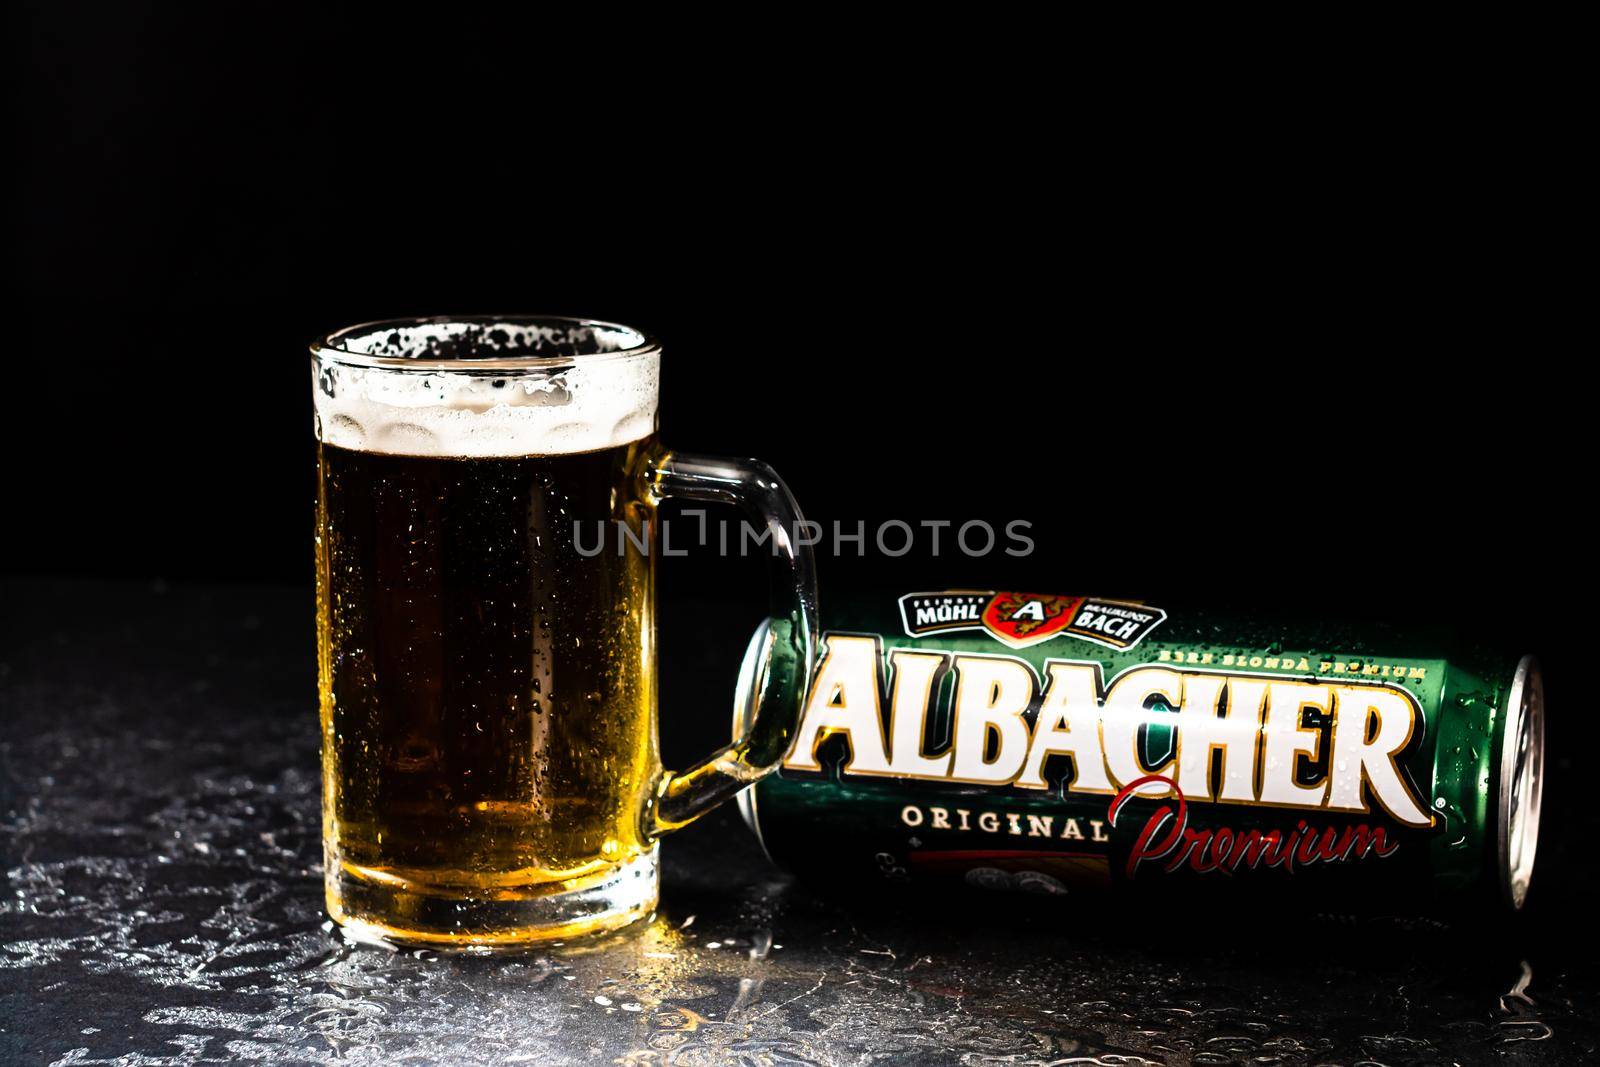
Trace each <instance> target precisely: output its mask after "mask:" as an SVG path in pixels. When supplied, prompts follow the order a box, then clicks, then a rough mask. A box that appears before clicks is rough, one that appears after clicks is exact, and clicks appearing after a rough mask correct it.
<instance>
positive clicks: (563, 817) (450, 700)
mask: <svg viewBox="0 0 1600 1067" xmlns="http://www.w3.org/2000/svg"><path fill="white" fill-rule="evenodd" d="M650 442H651V439H650V438H645V439H642V440H640V441H634V442H630V443H628V444H625V445H622V446H620V447H616V448H608V449H603V450H601V451H598V452H588V453H582V454H578V455H570V456H524V457H517V458H488V459H463V458H442V459H436V458H420V457H415V456H390V455H382V454H370V453H362V452H355V451H349V450H346V449H343V448H339V447H336V446H333V445H327V444H323V445H320V446H319V448H318V487H319V490H318V496H317V500H318V511H317V527H318V542H319V550H318V553H317V583H318V591H319V595H318V600H317V603H318V616H317V633H318V651H319V655H320V657H321V661H322V664H323V671H322V678H323V689H322V694H321V697H322V724H323V743H324V746H325V750H326V751H325V756H324V766H325V768H326V773H327V780H326V783H325V785H326V788H327V791H328V796H329V804H328V827H327V834H328V839H329V840H330V842H332V843H333V849H334V850H335V851H336V853H337V855H338V857H339V871H338V873H337V878H336V881H335V882H334V885H335V886H336V888H337V895H336V899H335V900H334V901H332V902H331V906H332V907H334V908H336V909H337V910H336V911H335V918H338V919H339V920H340V921H346V920H347V919H349V918H354V919H358V920H360V921H364V922H373V923H378V924H380V925H384V926H387V927H390V928H391V930H392V932H393V933H397V934H401V935H403V936H417V935H427V934H434V935H445V936H448V935H449V934H450V933H451V930H452V929H453V928H454V924H455V923H457V922H460V923H461V924H462V925H463V926H464V927H465V928H466V929H467V930H469V931H470V933H471V936H472V937H473V938H474V939H478V940H481V939H483V938H484V937H485V936H486V935H487V936H492V935H493V934H494V933H496V931H495V930H493V929H492V928H491V929H485V928H484V926H483V925H482V921H481V920H482V919H484V918H488V919H490V921H491V923H492V916H493V915H494V914H495V913H496V912H497V911H500V910H503V909H499V908H497V907H496V906H494V904H495V902H499V901H504V900H507V899H510V898H511V897H514V896H522V897H531V896H538V895H540V894H545V893H550V892H567V891H571V890H574V889H581V888H582V887H584V886H586V885H595V884H601V883H603V882H605V881H606V879H607V878H609V877H611V876H614V875H615V873H616V872H617V871H618V870H619V869H621V868H623V867H624V866H625V865H626V864H627V863H629V862H630V861H633V860H635V859H637V858H638V857H639V856H640V855H641V854H642V853H644V852H646V851H647V850H648V849H649V848H650V847H651V846H650V844H649V842H648V840H647V838H646V836H645V834H644V832H643V829H642V827H641V824H640V813H641V812H642V811H643V810H644V806H645V801H646V798H647V794H648V792H649V791H650V790H651V789H652V788H653V787H654V785H655V782H656V778H657V775H658V774H659V773H660V769H661V768H660V764H659V761H658V759H657V755H656V752H657V748H656V736H655V721H654V714H653V711H654V707H655V700H654V686H655V664H654V662H653V660H652V658H651V646H650V641H649V639H648V637H647V630H648V628H649V618H650V601H651V588H650V569H649V560H648V559H647V558H646V557H645V556H644V555H643V554H642V553H640V552H637V551H634V550H633V549H632V548H631V547H628V546H624V548H625V550H624V551H622V552H618V551H616V546H615V545H614V544H608V547H610V548H611V549H612V550H611V551H601V552H599V553H597V554H595V555H593V556H592V557H590V558H585V557H584V556H583V555H580V554H579V553H578V551H576V546H575V545H574V532H575V529H576V528H575V526H574V522H580V523H581V524H582V526H581V529H582V530H584V531H586V536H587V537H588V538H590V539H591V540H592V541H595V542H599V533H600V531H601V530H603V529H614V527H613V525H612V524H613V522H614V521H620V522H626V523H628V524H629V525H630V526H631V527H632V528H633V529H634V530H638V531H640V532H641V534H642V531H643V530H644V529H646V528H647V527H646V526H645V524H646V523H648V522H649V520H650V517H651V513H652V511H653V509H652V508H651V506H650V505H649V504H648V503H647V502H645V501H643V500H636V499H631V496H632V489H631V485H630V482H631V480H632V479H631V477H630V472H631V471H633V470H634V469H635V466H636V462H637V459H638V455H639V453H640V452H641V451H642V450H643V449H646V448H648V447H649V446H650ZM651 525H652V526H653V524H651ZM614 540H615V539H614V538H608V539H607V541H608V542H611V541H614ZM441 895H442V896H443V897H444V899H445V900H446V902H447V903H446V905H445V906H444V907H443V908H439V907H434V906H433V903H434V901H436V900H438V899H439V898H440V897H441ZM479 896H482V897H485V898H487V899H488V900H489V901H490V906H488V907H486V908H484V909H482V911H483V913H484V914H483V915H481V916H480V915H478V914H476V913H475V912H474V909H472V908H471V907H470V902H471V901H472V900H475V899H476V898H478V897H479ZM400 916H404V917H406V920H405V921H409V922H411V923H414V924H415V925H414V926H407V927H399V926H398V925H397V924H398V922H399V921H401V920H399V917H400ZM446 918H447V919H448V920H449V924H448V925H445V924H443V923H441V922H440V920H441V919H446ZM434 927H439V928H438V929H434ZM511 932H513V933H514V930H513V931H511Z"/></svg>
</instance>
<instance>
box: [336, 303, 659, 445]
mask: <svg viewBox="0 0 1600 1067" xmlns="http://www.w3.org/2000/svg"><path fill="white" fill-rule="evenodd" d="M430 332H433V333H434V336H435V337H437V332H436V328H432V327H430ZM389 336H390V337H391V338H392V337H393V336H394V335H393V333H390V334H389ZM356 340H357V342H358V343H355V344H351V343H349V342H342V343H341V346H340V347H341V348H345V349H348V350H351V351H355V352H361V353H363V354H374V355H387V354H388V352H387V351H382V350H377V351H374V350H373V349H370V348H365V346H362V345H361V344H360V343H359V341H360V339H356ZM486 355H489V356H491V357H493V356H495V355H497V353H493V352H490V353H486ZM337 360H338V353H337V352H332V351H327V350H324V353H323V355H322V356H321V357H320V358H319V359H318V360H316V361H314V362H313V364H312V372H313V383H312V385H313V388H312V393H313V396H314V397H315V399H316V413H317V435H318V439H319V440H321V441H323V442H324V443H326V444H330V445H337V446H338V447H340V448H348V449H351V450H353V451H358V452H381V453H386V454H389V455H398V456H425V457H435V458H442V457H465V458H489V457H512V456H541V455H542V456H549V455H567V454H571V453H574V452H593V451H595V450H597V449H602V448H611V447H615V446H617V445H623V444H627V443H628V442H630V441H637V440H639V439H640V438H642V437H645V436H647V435H649V434H650V433H652V432H653V431H654V430H655V428H656V400H657V391H658V386H659V382H660V377H661V354H660V352H659V351H658V350H656V349H653V348H652V349H648V350H646V351H642V352H639V353H637V354H633V355H624V356H607V355H598V356H582V355H580V356H576V357H574V358H573V360H572V361H571V362H570V363H565V364H562V365H559V366H556V367H553V368H549V369H544V368H539V369H517V370H506V371H488V370H480V371H478V372H477V373H471V374H468V373H462V372H459V371H453V370H450V371H438V370H426V371H424V370H420V369H419V370H402V369H392V368H385V367H361V366H352V365H349V364H344V363H339V362H337ZM462 365H463V366H464V367H470V366H471V362H470V361H467V360H464V361H462Z"/></svg>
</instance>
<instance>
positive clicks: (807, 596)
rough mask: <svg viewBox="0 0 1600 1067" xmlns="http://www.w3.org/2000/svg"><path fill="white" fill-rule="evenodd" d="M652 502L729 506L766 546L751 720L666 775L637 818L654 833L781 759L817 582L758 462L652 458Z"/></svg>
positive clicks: (813, 620)
mask: <svg viewBox="0 0 1600 1067" xmlns="http://www.w3.org/2000/svg"><path fill="white" fill-rule="evenodd" d="M644 477H645V490H646V492H647V494H648V495H649V496H650V498H651V499H652V500H653V501H655V502H658V503H659V502H660V501H661V500H662V499H665V498H667V497H677V498H680V499H684V500H705V501H713V502H716V503H723V504H733V505H735V506H737V507H739V508H740V509H742V510H743V511H744V513H745V514H746V515H747V516H748V517H750V518H751V519H753V520H755V521H756V522H757V523H759V524H761V525H763V526H765V528H766V530H767V533H768V534H769V535H770V537H771V540H772V547H773V558H772V568H771V571H770V574H771V582H770V594H769V596H770V604H769V607H768V616H769V618H768V624H769V627H770V633H769V635H768V638H767V647H766V655H765V656H764V657H763V659H762V662H761V664H760V666H759V668H758V670H757V675H756V684H755V692H756V694H757V699H756V706H755V714H754V715H753V716H752V717H751V719H750V723H749V727H748V729H746V731H745V733H744V736H743V737H739V738H736V739H735V740H734V742H733V743H732V744H730V745H727V746H726V747H724V748H721V749H718V750H717V751H716V752H713V753H712V754H711V755H710V756H708V757H706V758H705V759H703V760H701V761H700V762H699V763H697V764H695V765H694V766H693V767H690V768H689V769H688V770H686V771H683V772H682V773H673V772H671V771H668V772H666V773H665V774H664V776H663V778H662V782H661V787H660V789H659V790H658V791H657V794H656V801H655V811H654V813H653V815H652V814H648V813H647V815H646V819H645V821H646V825H647V827H649V828H650V830H651V833H652V834H653V835H659V834H664V833H667V832H669V831H671V830H676V829H678V828H679V827H682V826H686V825H688V824H689V823H691V822H693V821H694V820H695V819H698V818H699V817H700V816H702V815H704V814H705V813H706V812H708V811H710V810H711V809H712V808H714V807H716V806H717V805H718V804H720V803H722V802H723V801H724V800H728V799H730V798H731V797H733V796H734V795H735V794H737V793H738V792H739V791H740V790H742V789H744V788H745V787H746V786H748V785H750V784H752V783H754V782H757V781H759V780H760V779H762V778H763V777H765V776H766V775H767V774H768V773H769V772H771V771H772V770H774V769H776V768H777V766H778V762H779V761H780V760H782V759H783V757H784V756H786V755H788V752H789V747H790V745H791V744H793V742H794V736H795V731H796V729H797V728H798V727H799V723H800V712H801V709H802V705H803V703H804V701H805V698H806V688H807V685H808V684H809V682H810V680H811V668H812V664H813V661H814V659H815V656H816V648H817V577H816V566H815V564H814V563H813V561H812V558H811V546H810V545H808V544H805V543H797V540H796V534H797V533H798V531H799V529H800V524H801V523H802V521H803V519H802V517H801V515H800V508H799V506H798V505H797V504H796V503H795V500H794V497H793V496H791V495H790V493H789V488H788V486H786V485H784V484H783V480H782V479H781V478H779V477H778V475H777V474H776V473H775V472H774V471H773V469H772V468H771V467H769V466H767V465H766V464H765V463H762V462H760V461H758V460H753V459H724V458H722V457H719V456H697V455H692V454H690V453H686V452H664V453H658V454H657V455H656V456H655V457H654V458H653V459H652V460H651V462H650V464H649V466H648V467H647V468H646V470H645V472H644Z"/></svg>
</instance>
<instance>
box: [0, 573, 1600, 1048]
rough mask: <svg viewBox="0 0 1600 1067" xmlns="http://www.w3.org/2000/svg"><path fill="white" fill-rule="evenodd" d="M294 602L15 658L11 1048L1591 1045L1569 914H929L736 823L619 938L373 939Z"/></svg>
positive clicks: (952, 901) (964, 899)
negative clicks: (351, 901)
mask: <svg viewBox="0 0 1600 1067" xmlns="http://www.w3.org/2000/svg"><path fill="white" fill-rule="evenodd" d="M164 599H165V600H166V601H168V602H171V601H174V600H178V594H166V596H165V598H164ZM301 606H302V605H300V604H299V603H298V602H294V603H292V604H291V605H290V606H287V607H286V606H284V605H283V604H279V603H278V602H277V601H275V600H273V601H267V602H266V603H265V604H258V603H256V602H254V601H250V600H247V599H242V596H234V597H220V596H217V597H196V596H192V595H191V596H189V597H188V599H184V600H180V601H179V602H178V603H175V604H172V603H169V604H168V606H167V607H166V608H165V609H164V610H166V611H167V614H166V615H165V616H164V617H163V618H162V619H161V620H160V625H158V626H154V627H152V626H150V625H148V624H147V621H141V620H140V619H138V618H137V617H128V618H120V619H119V617H118V616H116V615H115V613H108V615H107V618H106V619H105V621H101V622H96V623H93V624H88V625H87V626H86V625H85V624H83V623H82V620H81V619H77V620H76V621H75V622H74V626H75V627H76V628H75V629H74V630H73V631H72V634H73V636H72V637H71V638H68V637H67V636H66V634H67V631H66V630H65V629H62V630H60V631H56V632H52V631H48V630H44V631H41V632H40V633H39V634H38V635H36V636H34V637H32V638H31V639H30V641H29V642H28V643H25V644H24V645H22V646H21V648H22V652H21V653H20V654H17V653H16V649H17V648H18V646H17V645H16V644H15V643H13V642H8V645H7V647H6V651H5V655H6V660H5V663H4V668H3V669H4V674H3V675H0V693H3V699H4V708H5V718H6V722H7V729H6V732H5V734H4V739H3V741H0V756H3V760H4V764H3V766H4V777H3V788H4V795H3V801H4V807H5V812H6V818H5V821H4V825H3V828H0V838H3V842H4V850H5V853H4V854H5V866H6V869H7V875H8V888H7V892H6V895H5V897H4V899H3V901H0V1006H3V1012H0V1026H3V1030H0V1060H4V1061H6V1062H24V1063H33V1062H38V1063H85V1064H87V1063H118V1064H131V1065H154V1064H191V1063H211V1062H226V1061H232V1060H265V1061H274V1062H292V1063H333V1062H356V1063H364V1062H371V1063H379V1062H381V1063H394V1062H436V1061H449V1062H461V1063H531V1064H567V1063H571V1064H595V1063H623V1064H666V1063H674V1064H694V1065H701V1064H765V1063H772V1064H784V1063H825V1064H867V1063H872V1064H879V1063H899V1062H912V1063H924V1062H926V1063H950V1064H970V1065H990V1064H994V1065H999V1064H1005V1065H1035V1064H1036V1065H1043V1064H1072V1063H1085V1064H1140V1063H1170V1064H1218V1063H1242V1062H1247V1063H1268V1064H1270V1063H1282V1064H1320V1063H1341V1064H1353V1063H1382V1064H1401V1063H1452V1062H1454V1063H1480V1062H1507V1063H1549V1062H1584V1061H1586V1060H1590V1059H1592V1058H1593V1055H1594V1050H1595V1047H1596V1043H1597V1035H1600V1030H1597V1027H1596V1026H1595V1023H1594V1021H1593V1018H1592V1012H1593V1009H1594V994H1595V991H1596V988H1597V984H1600V983H1597V982H1596V981H1595V979H1594V977H1593V975H1592V974H1591V971H1590V968H1589V967H1588V965H1587V963H1586V961H1585V960H1584V959H1583V956H1582V954H1581V952H1580V951H1579V950H1577V949H1575V948H1572V947H1570V944H1569V945H1567V946H1563V944H1562V942H1561V938H1560V935H1561V934H1562V932H1563V931H1564V928H1563V926H1562V924H1561V923H1559V922H1557V921H1555V920H1553V919H1551V920H1547V921H1545V922H1543V923H1535V924H1532V925H1529V926H1527V927H1526V928H1525V929H1524V928H1520V927H1519V928H1513V929H1509V930H1506V929H1501V930H1498V931H1496V932H1493V933H1490V932H1489V931H1487V930H1486V929H1482V928H1473V927H1472V926H1471V925H1470V924H1459V923H1458V924H1456V925H1454V926H1448V925H1443V924H1440V923H1437V922H1431V921H1426V920H1415V919H1413V920H1363V921H1359V922H1357V921H1353V920H1349V919H1338V918H1313V919H1299V920H1287V919H1283V918H1281V917H1273V916H1269V915H1262V914H1258V913H1240V914H1225V915H1224V914H1217V913H1214V912H1210V911H1208V910H1204V909H1201V910H1200V913H1198V914H1195V913H1191V912H1189V911H1186V910H1185V909H1184V907H1183V904H1182V902H1181V901H1173V902H1172V904H1171V906H1170V907H1168V908H1165V909H1160V910H1156V909H1152V908H1144V909H1141V910H1139V911H1133V910H1126V909H1124V910H1117V909H1114V908H1112V907H1110V906H1109V905H1108V904H1107V902H1106V901H1104V900H1103V899H1099V898H1093V897H1089V898H1071V899H1068V900H1066V901H1062V900H1060V899H1059V898H1057V899H1054V900H1051V901H1049V902H1038V901H1031V900H1027V899H1023V898H1017V897H1012V896H1005V895H998V894H996V895H971V896H960V897H952V898H949V899H948V900H947V901H944V902H936V903H934V904H932V905H929V904H928V903H927V902H923V904H922V905H921V906H920V907H918V908H916V909H915V910H909V911H908V910H906V907H905V906H904V905H906V904H907V902H891V903H890V905H889V907H887V908H886V907H885V906H884V905H883V904H882V903H881V902H879V903H866V902H861V901H840V900H838V899H830V898H824V897H819V896H816V895H814V894H812V893H811V892H809V891H808V890H807V889H806V888H805V887H803V886H801V885H798V884H796V883H794V882H792V881H790V880H789V879H787V878H785V877H784V876H782V875H781V874H779V873H778V872H776V871H774V870H773V869H772V868H771V867H769V866H768V865H767V864H766V861H765V860H764V859H763V858H762V857H761V855H760V853H759V851H758V849H757V848H756V847H755V846H754V844H753V842H752V841H751V840H750V839H749V838H748V837H747V836H746V835H745V834H744V832H743V830H742V829H741V828H740V827H739V826H738V825H737V824H736V822H735V820H734V818H733V816H732V815H731V814H730V813H719V814H718V815H717V816H714V817H713V818H712V819H710V820H709V821H707V822H706V823H704V824H702V825H699V826H696V827H693V828H691V829H690V830H688V831H686V832H685V833H684V834H681V835H679V836H678V837H675V838H674V839H672V840H671V841H669V842H668V843H667V845H666V846H665V848H664V856H665V860H666V889H665V903H664V906H663V910H662V912H661V913H660V914H659V915H658V916H657V917H656V918H655V919H653V920H652V921H651V922H649V923H648V924H644V925H643V926H641V927H639V928H636V929H635V930H633V931H630V932H629V933H627V934H625V935H619V936H615V937H612V938H610V939H608V940H605V941H601V942H597V943H594V944H590V945H584V946H563V947H561V948H559V949H553V950H550V951H547V952H542V953H539V954H534V955H528V956H521V957H507V956H490V957H480V958H472V957H443V958H441V957H439V956H437V955H435V954H433V953H430V952H386V951H383V950H381V949H373V948H368V947H359V948H358V947H353V946H349V945H346V944H345V943H344V942H343V941H342V939H341V938H340V937H339V935H338V933H337V931H335V930H333V929H332V928H331V927H330V926H329V925H328V924H327V922H326V919H325V917H324V915H323V913H322V906H321V892H320V868H319V863H320V846H319V834H320V825H319V816H318V810H317V789H318V779H317V773H316V749H315V745H316V727H315V721H314V716H312V715H311V714H310V712H309V710H308V708H309V704H308V702H307V700H306V694H305V692H304V691H303V690H302V688H301V685H302V674H301V673H300V667H299V665H298V663H297V660H296V656H297V655H298V654H299V653H301V652H303V651H304V650H303V649H300V648H299V647H297V646H296V645H295V638H296V637H298V636H299V634H298V631H295V632H293V633H292V634H291V636H290V638H289V639H287V640H285V639H282V638H279V637H271V636H269V635H270V634H272V632H273V631H274V630H275V628H276V627H278V626H279V625H280V623H279V622H278V615H279V613H280V612H282V613H288V612H291V611H293V609H298V608H299V607H301ZM159 607H160V605H158V608H159ZM301 614H303V612H298V611H294V612H293V613H292V614H290V615H289V617H290V618H292V619H293V620H295V621H296V622H300V621H303V620H301V618H300V615H301ZM152 633H153V634H158V635H160V637H159V638H157V637H153V636H150V635H151V634H152ZM264 648H265V649H267V651H265V652H264V651H263V649H264ZM73 664H76V669H68V667H69V666H70V665H73ZM1502 925H1503V924H1502ZM1586 925H1587V924H1586Z"/></svg>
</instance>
